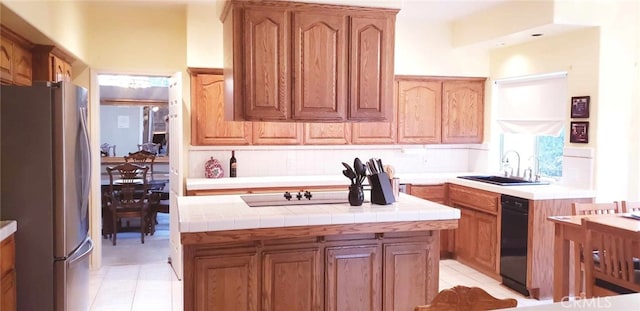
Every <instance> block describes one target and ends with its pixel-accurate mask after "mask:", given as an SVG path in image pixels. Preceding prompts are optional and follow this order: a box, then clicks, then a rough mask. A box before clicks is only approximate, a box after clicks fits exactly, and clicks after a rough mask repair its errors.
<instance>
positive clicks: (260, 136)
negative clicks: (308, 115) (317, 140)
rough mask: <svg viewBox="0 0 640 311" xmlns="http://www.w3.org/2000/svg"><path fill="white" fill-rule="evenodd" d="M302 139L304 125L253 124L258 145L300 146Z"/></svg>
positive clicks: (279, 123) (254, 141)
mask: <svg viewBox="0 0 640 311" xmlns="http://www.w3.org/2000/svg"><path fill="white" fill-rule="evenodd" d="M301 137H302V123H283V122H253V143H254V144H256V145H298V144H300V142H301V141H302V138H301Z"/></svg>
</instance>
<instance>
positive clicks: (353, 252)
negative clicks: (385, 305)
mask: <svg viewBox="0 0 640 311" xmlns="http://www.w3.org/2000/svg"><path fill="white" fill-rule="evenodd" d="M381 257H382V256H381V252H380V246H378V245H371V246H349V247H344V248H342V247H336V248H329V249H327V267H326V278H327V281H326V284H327V294H326V296H327V311H340V310H353V311H379V310H380V307H381V301H382V300H381V299H382V296H381V291H380V288H381V284H382V274H381V270H382V265H381V260H382V258H381Z"/></svg>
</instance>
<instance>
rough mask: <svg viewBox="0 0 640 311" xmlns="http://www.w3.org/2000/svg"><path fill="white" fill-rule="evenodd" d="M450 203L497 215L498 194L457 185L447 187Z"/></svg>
mask: <svg viewBox="0 0 640 311" xmlns="http://www.w3.org/2000/svg"><path fill="white" fill-rule="evenodd" d="M449 200H450V201H451V203H458V204H462V205H464V206H466V207H469V208H473V209H476V210H480V211H485V212H490V213H492V214H497V213H498V204H499V202H500V194H498V193H494V192H488V191H483V190H478V189H473V188H468V187H463V186H458V185H449Z"/></svg>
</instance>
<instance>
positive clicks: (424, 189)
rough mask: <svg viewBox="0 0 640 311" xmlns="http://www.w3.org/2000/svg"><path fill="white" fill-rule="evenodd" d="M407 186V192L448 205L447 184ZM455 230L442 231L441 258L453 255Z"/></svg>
mask: <svg viewBox="0 0 640 311" xmlns="http://www.w3.org/2000/svg"><path fill="white" fill-rule="evenodd" d="M407 188H408V191H407V192H408V193H409V194H410V195H412V196H416V197H419V198H421V199H425V200H429V201H432V202H436V203H440V204H443V205H447V197H448V194H447V193H448V187H447V184H436V185H409V186H408V187H407ZM454 232H455V230H453V229H448V230H441V231H440V259H444V258H452V257H453V252H454V251H455V235H454Z"/></svg>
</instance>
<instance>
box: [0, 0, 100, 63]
mask: <svg viewBox="0 0 640 311" xmlns="http://www.w3.org/2000/svg"><path fill="white" fill-rule="evenodd" d="M0 2H2V4H3V5H5V6H6V7H8V8H9V9H11V10H12V11H13V12H14V13H16V14H17V15H18V16H20V17H21V18H22V19H24V20H26V21H27V22H28V23H29V24H31V25H32V26H34V27H35V28H36V29H37V30H39V31H40V32H41V33H42V34H44V35H45V36H47V37H49V38H50V39H52V40H53V41H54V42H56V43H57V44H58V45H60V46H62V47H64V49H65V50H67V51H68V52H70V53H71V54H73V55H75V57H77V58H80V59H84V58H85V57H86V53H87V47H88V46H87V44H86V43H87V42H86V41H85V29H86V21H87V19H86V15H85V14H84V4H83V3H82V2H78V1H44V0H41V1H20V0H17V1H16V0H8V1H7V0H2V1H0ZM16 31H17V32H19V33H20V32H21V31H20V30H19V29H16ZM20 34H21V35H24V36H28V35H29V34H25V33H20Z"/></svg>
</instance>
